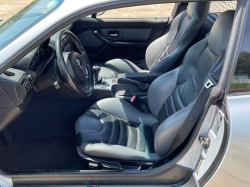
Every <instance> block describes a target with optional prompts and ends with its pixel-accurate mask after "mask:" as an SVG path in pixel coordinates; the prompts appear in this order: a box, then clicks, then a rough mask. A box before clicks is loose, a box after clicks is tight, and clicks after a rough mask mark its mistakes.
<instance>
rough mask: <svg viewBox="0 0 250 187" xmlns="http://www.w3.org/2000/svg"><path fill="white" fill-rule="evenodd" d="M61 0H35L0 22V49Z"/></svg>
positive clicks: (50, 10) (44, 15)
mask: <svg viewBox="0 0 250 187" xmlns="http://www.w3.org/2000/svg"><path fill="white" fill-rule="evenodd" d="M62 2H63V0H35V1H33V2H32V3H30V4H29V5H28V6H26V7H25V8H24V9H22V10H21V11H19V12H18V13H17V14H15V15H14V16H12V17H10V18H8V19H5V20H2V21H1V22H0V50H2V49H3V48H4V47H6V46H7V45H8V44H9V43H11V42H12V41H13V40H15V39H16V38H17V37H19V36H20V35H21V34H23V33H24V32H25V31H27V30H28V29H29V28H31V27H32V26H34V25H35V24H36V23H37V22H39V21H40V20H42V19H43V18H44V17H46V16H47V15H48V14H50V13H51V12H52V11H53V10H55V9H56V8H57V7H58V6H59V5H60V4H61V3H62Z"/></svg>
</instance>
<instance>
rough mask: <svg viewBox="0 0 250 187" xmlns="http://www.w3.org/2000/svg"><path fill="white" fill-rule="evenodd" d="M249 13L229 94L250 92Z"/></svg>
mask: <svg viewBox="0 0 250 187" xmlns="http://www.w3.org/2000/svg"><path fill="white" fill-rule="evenodd" d="M249 16H250V13H249V15H248V20H247V24H246V28H245V33H244V37H243V41H242V44H241V49H240V53H239V57H238V60H237V65H236V68H235V72H234V76H233V77H232V84H231V87H230V91H229V92H230V93H237V92H250V19H249Z"/></svg>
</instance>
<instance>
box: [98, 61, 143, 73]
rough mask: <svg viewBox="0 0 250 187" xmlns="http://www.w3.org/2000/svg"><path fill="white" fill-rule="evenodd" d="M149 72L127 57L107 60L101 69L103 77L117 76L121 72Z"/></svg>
mask: <svg viewBox="0 0 250 187" xmlns="http://www.w3.org/2000/svg"><path fill="white" fill-rule="evenodd" d="M138 72H147V70H142V69H140V68H139V67H138V66H136V65H135V64H134V63H133V62H130V61H129V60H126V59H120V58H117V59H113V60H110V61H108V62H106V63H105V64H104V65H103V66H102V69H101V72H100V74H99V77H102V78H117V76H118V74H119V73H138Z"/></svg>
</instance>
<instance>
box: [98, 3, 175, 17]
mask: <svg viewBox="0 0 250 187" xmlns="http://www.w3.org/2000/svg"><path fill="white" fill-rule="evenodd" d="M173 8H174V3H167V4H154V5H143V6H134V7H126V8H119V9H113V10H108V11H105V12H99V13H97V18H157V17H170V16H171V13H172V10H173Z"/></svg>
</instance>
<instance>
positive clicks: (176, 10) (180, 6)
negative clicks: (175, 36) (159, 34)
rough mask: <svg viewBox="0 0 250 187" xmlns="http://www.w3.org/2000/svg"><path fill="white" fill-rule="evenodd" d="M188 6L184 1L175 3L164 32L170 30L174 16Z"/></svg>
mask: <svg viewBox="0 0 250 187" xmlns="http://www.w3.org/2000/svg"><path fill="white" fill-rule="evenodd" d="M186 8H187V5H186V4H184V3H175V5H174V8H173V10H172V13H171V16H170V17H169V20H168V23H167V25H166V27H165V29H164V32H163V33H164V34H166V33H167V32H168V31H169V26H170V25H171V24H172V22H173V20H174V18H175V17H176V16H177V14H179V13H181V12H182V11H184V10H185V9H186Z"/></svg>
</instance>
